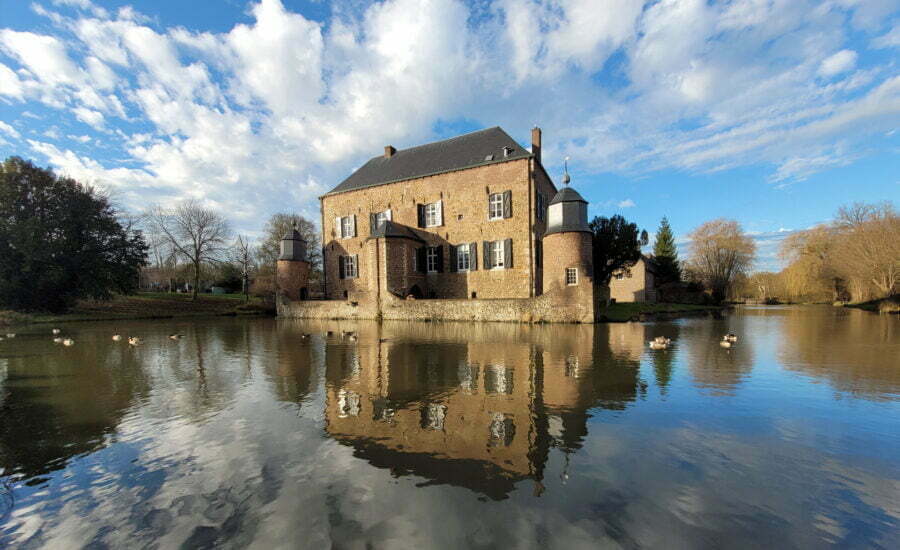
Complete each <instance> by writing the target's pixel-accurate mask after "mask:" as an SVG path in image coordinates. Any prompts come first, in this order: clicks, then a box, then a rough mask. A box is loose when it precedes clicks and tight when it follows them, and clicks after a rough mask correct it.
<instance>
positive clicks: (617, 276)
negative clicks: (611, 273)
mask: <svg viewBox="0 0 900 550" xmlns="http://www.w3.org/2000/svg"><path fill="white" fill-rule="evenodd" d="M624 278H625V274H624V273H622V272H621V271H620V272H618V273H616V280H618V281H621V280H622V279H624Z"/></svg>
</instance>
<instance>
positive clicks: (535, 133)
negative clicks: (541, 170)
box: [531, 126, 541, 164]
mask: <svg viewBox="0 0 900 550" xmlns="http://www.w3.org/2000/svg"><path fill="white" fill-rule="evenodd" d="M531 154H532V155H534V160H536V161H537V162H538V164H540V163H541V129H540V128H538V127H537V126H535V127H534V128H532V129H531Z"/></svg>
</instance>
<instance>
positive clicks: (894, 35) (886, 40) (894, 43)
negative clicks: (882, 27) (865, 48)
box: [872, 22, 900, 48]
mask: <svg viewBox="0 0 900 550" xmlns="http://www.w3.org/2000/svg"><path fill="white" fill-rule="evenodd" d="M872 47H874V48H900V22H896V23H894V26H893V27H892V28H891V30H889V31H888V32H886V33H884V34H883V35H881V36H879V37H878V38H876V39H874V40H872Z"/></svg>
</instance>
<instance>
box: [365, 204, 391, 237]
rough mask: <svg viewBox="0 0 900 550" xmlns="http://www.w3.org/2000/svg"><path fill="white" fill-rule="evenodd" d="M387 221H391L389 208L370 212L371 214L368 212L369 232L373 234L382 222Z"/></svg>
mask: <svg viewBox="0 0 900 550" xmlns="http://www.w3.org/2000/svg"><path fill="white" fill-rule="evenodd" d="M388 221H391V211H390V209H388V210H383V211H381V212H372V213H371V214H369V226H370V232H371V234H372V235H374V234H375V231H376V230H377V229H378V228H379V227H381V226H382V225H384V222H388Z"/></svg>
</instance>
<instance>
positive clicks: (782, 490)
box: [0, 306, 900, 548]
mask: <svg viewBox="0 0 900 550" xmlns="http://www.w3.org/2000/svg"><path fill="white" fill-rule="evenodd" d="M51 328H52V327H50V326H44V325H31V326H28V327H25V328H22V329H20V330H18V331H17V332H18V334H17V335H16V337H15V338H10V339H6V340H4V341H2V342H0V547H16V548H37V547H54V548H56V547H58V548H81V547H97V548H103V547H108V548H122V547H129V548H132V547H134V548H137V547H156V548H178V547H185V548H205V547H218V548H237V547H241V548H243V547H255V548H297V547H309V548H324V547H332V546H333V547H338V548H364V547H373V548H462V547H472V548H498V547H541V548H581V547H585V548H587V547H591V548H593V547H613V548H618V547H623V548H638V547H665V548H725V547H729V548H818V547H824V546H839V547H842V548H873V547H875V548H879V547H881V548H896V547H898V546H900V505H898V495H900V360H898V359H897V358H898V357H900V319H898V317H897V316H887V315H882V316H879V315H876V314H871V313H868V312H864V311H858V310H848V309H842V308H832V307H830V306H829V307H826V306H822V307H812V306H810V307H752V306H747V307H739V308H737V309H735V310H734V311H732V312H729V313H728V314H726V315H725V317H724V318H723V319H718V320H715V319H711V318H687V319H680V320H676V321H671V322H657V323H622V324H600V325H524V324H513V323H495V324H492V323H485V324H474V323H454V322H448V323H403V322H396V323H383V324H376V323H374V322H358V323H354V322H349V321H348V322H345V321H334V322H306V321H300V320H276V319H230V318H217V319H208V320H190V321H181V322H179V321H177V320H176V321H146V322H142V321H132V322H116V323H106V322H97V323H81V324H79V323H71V324H66V325H62V326H61V327H60V328H61V329H62V332H63V334H62V335H61V336H65V337H67V338H72V339H73V340H74V345H72V346H70V347H66V346H63V345H60V344H54V343H53V341H52V339H53V335H52V334H51V333H50V329H51ZM344 332H348V333H347V334H343V333H344ZM350 332H352V334H349V333H350ZM727 332H733V333H735V334H736V335H737V336H738V342H737V343H736V344H735V345H734V346H733V347H732V348H730V349H724V348H722V347H721V346H720V345H719V340H720V339H721V336H722V335H723V334H725V333H727ZM114 333H121V334H122V335H125V336H130V335H135V336H140V337H141V338H143V343H142V344H141V345H138V346H129V345H128V344H127V342H125V341H120V342H114V341H112V339H111V335H112V334H114ZM172 333H176V334H180V335H182V337H181V338H180V339H177V340H172V339H170V338H169V337H168V336H169V335H170V334H172ZM656 336H666V337H669V338H671V339H672V345H671V346H670V347H669V348H668V349H666V350H650V349H648V347H647V341H648V340H651V339H653V338H654V337H656Z"/></svg>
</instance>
